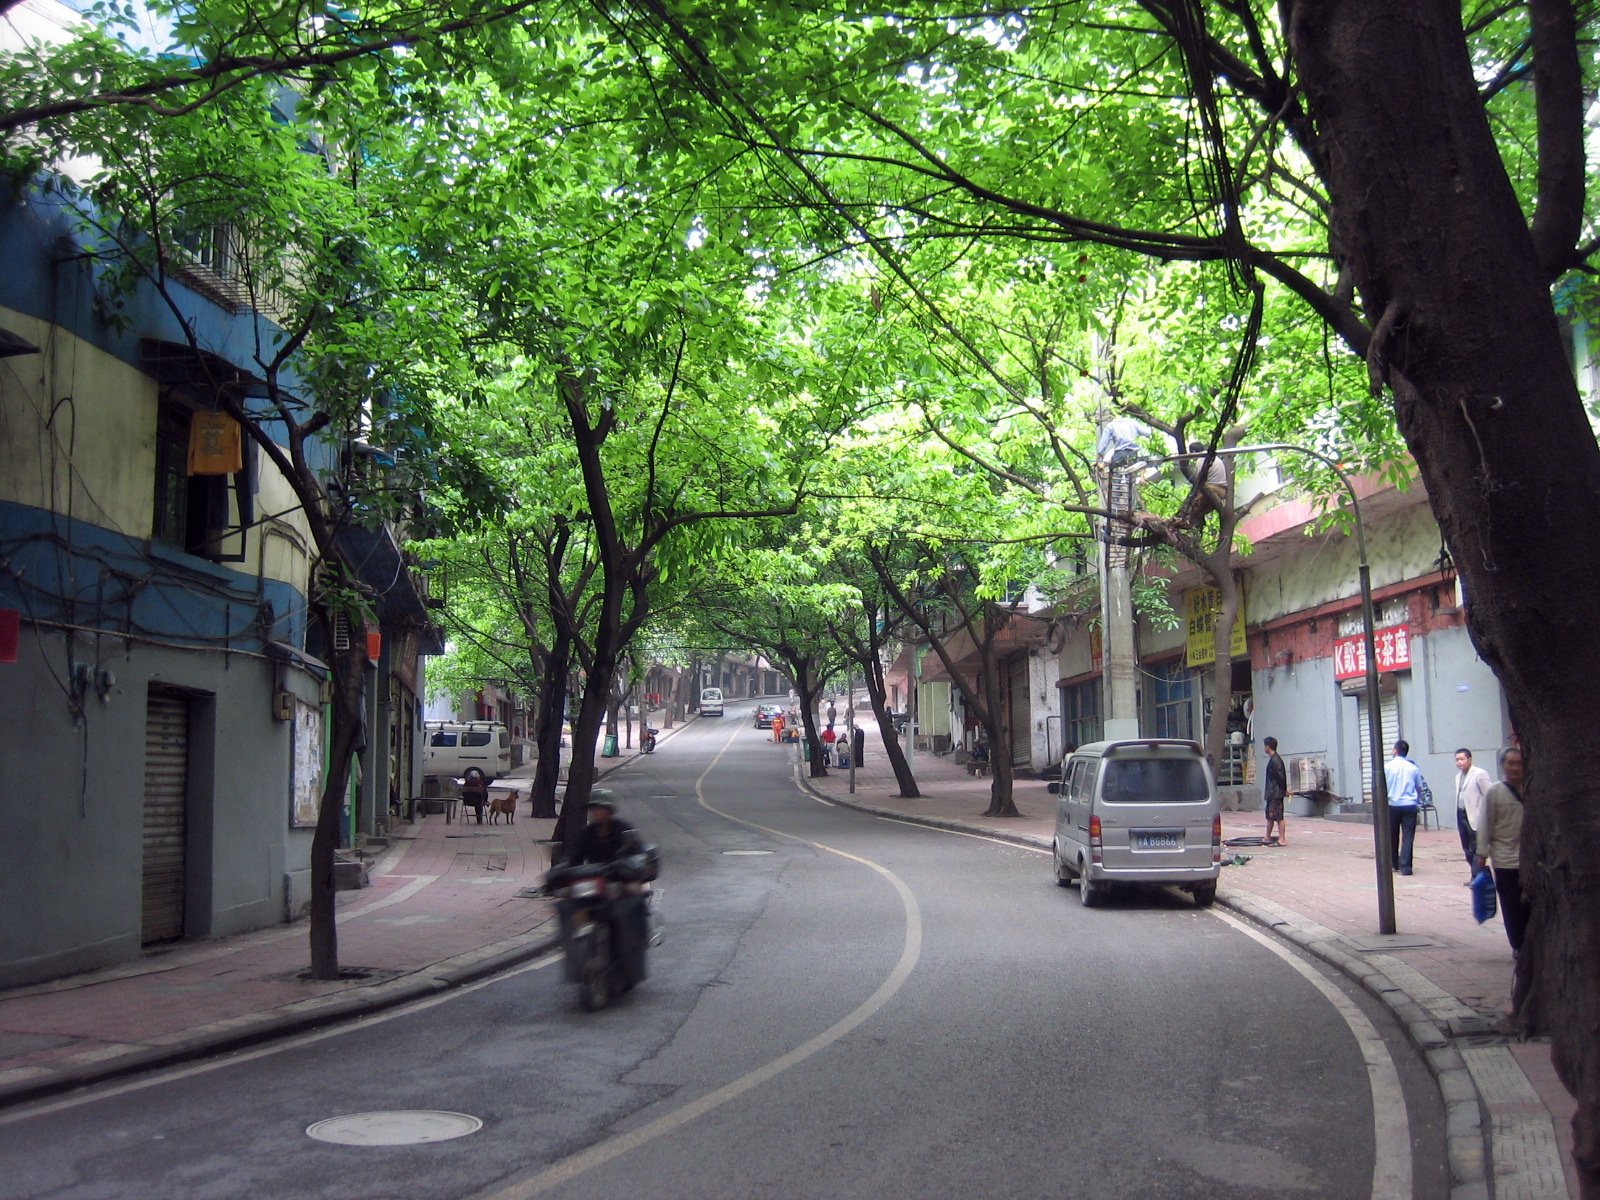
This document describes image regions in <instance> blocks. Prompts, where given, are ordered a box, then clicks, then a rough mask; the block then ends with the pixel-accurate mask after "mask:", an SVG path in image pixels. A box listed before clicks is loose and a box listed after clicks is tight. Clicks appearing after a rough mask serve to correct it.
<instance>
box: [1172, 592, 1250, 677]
mask: <svg viewBox="0 0 1600 1200" xmlns="http://www.w3.org/2000/svg"><path fill="white" fill-rule="evenodd" d="M1221 608H1222V593H1221V592H1220V591H1218V590H1217V589H1216V588H1214V587H1197V588H1190V589H1189V590H1188V591H1186V592H1184V593H1183V624H1184V628H1185V630H1186V631H1187V636H1188V643H1189V653H1188V656H1187V658H1186V659H1185V662H1187V664H1188V665H1189V666H1191V667H1203V666H1205V665H1206V664H1207V663H1214V662H1216V661H1217V614H1218V612H1219V611H1220V610H1221ZM1247 650H1248V645H1247V643H1246V642H1245V609H1244V589H1243V588H1240V589H1239V614H1238V615H1237V616H1236V617H1234V619H1233V636H1232V637H1231V638H1230V639H1229V642H1228V657H1229V658H1243V657H1244V656H1245V653H1246V652H1247Z"/></svg>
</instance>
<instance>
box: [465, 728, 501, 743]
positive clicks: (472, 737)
mask: <svg viewBox="0 0 1600 1200" xmlns="http://www.w3.org/2000/svg"><path fill="white" fill-rule="evenodd" d="M491 736H493V735H491V734H490V732H489V731H488V730H487V729H469V730H467V732H466V733H463V734H462V735H461V744H462V745H463V746H487V745H488V744H489V739H490V737H491Z"/></svg>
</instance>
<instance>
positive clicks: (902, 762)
mask: <svg viewBox="0 0 1600 1200" xmlns="http://www.w3.org/2000/svg"><path fill="white" fill-rule="evenodd" d="M861 665H862V668H863V669H864V670H865V672H866V679H867V696H868V698H869V699H870V700H871V701H872V715H873V716H874V717H876V718H877V721H878V736H879V737H881V738H882V739H883V752H884V754H886V755H888V757H889V766H890V769H892V770H893V771H894V781H895V783H896V784H898V785H899V787H900V795H901V796H903V797H905V798H906V799H912V800H914V799H916V798H917V797H919V796H921V795H922V792H921V791H920V790H918V788H917V777H916V776H915V775H913V774H912V773H911V764H910V763H908V762H906V752H905V748H904V747H903V746H901V745H900V739H899V738H898V737H897V736H896V735H895V732H894V714H893V713H891V712H890V711H889V687H888V685H887V684H886V683H885V682H884V679H883V663H882V662H880V661H879V659H878V656H877V655H876V654H873V655H871V656H869V657H868V658H867V659H866V660H865V661H864V662H862V664H861Z"/></svg>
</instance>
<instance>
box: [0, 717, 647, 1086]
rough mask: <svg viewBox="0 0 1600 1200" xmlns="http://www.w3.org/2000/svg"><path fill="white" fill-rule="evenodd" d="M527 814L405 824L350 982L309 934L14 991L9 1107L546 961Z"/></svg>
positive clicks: (362, 931)
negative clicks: (335, 972) (316, 965)
mask: <svg viewBox="0 0 1600 1200" xmlns="http://www.w3.org/2000/svg"><path fill="white" fill-rule="evenodd" d="M658 715H659V714H658ZM666 736H670V734H669V735H666ZM633 741H634V743H635V746H634V748H632V749H630V748H627V747H624V748H622V750H621V752H620V753H619V755H618V756H616V757H614V758H609V759H601V760H599V762H598V763H597V766H598V769H599V771H600V773H601V774H606V773H609V772H610V771H612V770H614V769H616V768H617V767H619V766H621V765H623V764H624V763H626V762H627V761H629V760H630V759H631V758H632V757H633V756H634V755H635V754H636V753H637V742H638V737H637V727H636V729H635V737H634V739H633ZM532 774H533V767H532V766H531V765H529V766H527V767H523V768H520V769H518V770H515V771H512V772H511V773H510V776H509V777H511V778H524V779H526V778H531V776H532ZM519 810H520V811H519V813H518V817H517V820H516V823H515V824H512V825H507V824H505V823H504V822H503V821H502V822H501V823H498V824H494V825H489V824H483V825H479V824H478V823H476V822H475V821H472V820H471V819H470V818H469V819H468V820H466V821H462V820H460V819H459V817H458V819H457V820H455V821H453V822H451V823H449V824H446V823H445V818H444V817H443V816H439V815H436V816H430V817H420V818H418V819H417V820H416V821H414V822H412V823H409V824H407V823H400V824H397V825H396V826H395V827H394V828H393V829H392V830H391V836H390V843H389V847H388V849H387V850H386V851H381V852H380V853H381V857H378V858H377V859H375V860H373V862H372V867H371V872H370V879H371V884H370V886H368V887H366V888H362V889H359V890H355V891H348V892H341V893H339V895H338V899H337V904H338V913H339V921H338V924H339V961H340V964H341V967H342V968H343V969H344V971H345V972H346V974H347V975H349V976H350V977H349V978H345V979H340V980H336V981H325V982H323V981H314V980H310V979H306V978H304V972H305V970H306V966H307V962H308V960H309V954H310V951H309V948H308V944H307V935H308V925H307V923H306V922H305V921H303V920H302V921H297V922H295V923H293V924H291V925H280V926H275V927H273V928H270V929H263V930H257V931H255V932H252V933H246V934H240V935H237V936H234V937H228V938H219V939H215V940H211V941H204V942H186V943H180V944H178V945H175V946H173V947H171V948H170V949H163V950H158V951H154V952H152V953H150V954H147V955H145V956H144V957H142V958H141V959H139V960H138V961H136V962H131V963H126V964H120V965H118V966H114V967H107V968H105V969H102V970H98V971H91V972H87V973H84V974H80V975H73V976H69V977H68V978H65V979H61V980H56V981H53V982H49V983H42V984H36V985H32V986H29V987H21V988H13V989H10V990H8V991H0V1107H3V1106H5V1105H8V1104H16V1103H20V1102H23V1101H25V1100H29V1099H33V1098H36V1097H39V1096H43V1095H48V1094H51V1093H54V1092H60V1091H63V1090H66V1089H68V1088H72V1087H76V1086H80V1085H82V1084H85V1083H90V1082H94V1081H96V1080H101V1079H107V1078H111V1077H114V1076H118V1075H124V1074H128V1073H131V1072H134V1071H139V1070H146V1069H149V1068H151V1067H155V1066H160V1065H166V1064H169V1063H173V1062H181V1061H187V1060H191V1059H195V1058H200V1057H203V1056H205V1055H209V1054H214V1053H217V1052H219V1051H222V1050H226V1049H232V1048H236V1047H239V1046H244V1045H249V1044H251V1043H253V1042H258V1041H263V1040H266V1039H268V1038H271V1037H277V1036H281V1035H283V1034H285V1033H291V1032H296V1031H299V1030H302V1029H308V1028H312V1027H314V1026H317V1025H323V1024H328V1023H331V1022H333V1021H337V1020H343V1019H347V1018H349V1017H354V1016H359V1015H361V1014H362V1013H366V1012H372V1011H375V1010H377V1009H380V1008H386V1007H391V1006H393V1005H396V1004H400V1003H404V1002H405V1001H407V1000H411V999H415V998H418V997H421V996H426V995H429V994H432V993H433V992H435V991H437V990H438V989H439V988H441V987H449V986H454V985H458V984H461V983H466V982H470V981H471V980H473V979H477V978H480V977H482V976H484V975H488V974H491V973H493V972H494V971H497V970H502V969H504V968H506V967H508V966H511V965H513V964H515V963H518V962H521V961H525V960H527V959H530V958H534V957H536V956H538V955H539V954H542V953H544V952H545V951H546V950H548V949H549V948H551V947H552V946H553V945H554V941H555V938H554V909H553V906H552V904H551V902H550V901H549V900H547V899H545V898H543V897H536V896H532V895H530V894H529V893H530V892H531V890H532V889H533V888H535V887H536V886H537V885H538V884H539V883H540V882H541V881H542V879H543V876H544V872H545V870H546V869H547V868H548V867H549V849H548V846H547V844H546V843H545V841H544V839H548V838H549V837H550V835H551V833H552V832H553V828H554V822H553V821H551V820H549V819H543V820H536V819H534V818H531V817H529V816H528V815H527V810H528V804H527V801H526V797H524V799H523V801H522V803H521V804H520V805H519Z"/></svg>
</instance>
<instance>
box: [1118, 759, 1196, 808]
mask: <svg viewBox="0 0 1600 1200" xmlns="http://www.w3.org/2000/svg"><path fill="white" fill-rule="evenodd" d="M1100 795H1101V797H1102V798H1103V799H1104V800H1105V802H1106V803H1107V804H1204V803H1205V802H1206V801H1207V800H1208V799H1209V798H1210V796H1209V792H1208V789H1207V788H1206V773H1205V769H1204V768H1203V767H1202V766H1201V765H1200V762H1199V760H1198V759H1193V758H1170V759H1161V758H1133V759H1114V760H1113V761H1111V762H1109V763H1107V764H1106V772H1105V779H1104V781H1103V782H1102V783H1101V785H1100Z"/></svg>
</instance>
